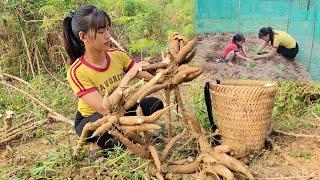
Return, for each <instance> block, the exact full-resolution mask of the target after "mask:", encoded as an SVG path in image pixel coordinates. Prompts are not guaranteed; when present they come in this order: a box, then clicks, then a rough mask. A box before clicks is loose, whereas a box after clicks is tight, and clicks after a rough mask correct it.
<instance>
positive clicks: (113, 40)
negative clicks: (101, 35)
mask: <svg viewBox="0 0 320 180" xmlns="http://www.w3.org/2000/svg"><path fill="white" fill-rule="evenodd" d="M110 40H111V41H112V42H113V43H114V44H115V45H116V46H117V47H118V48H119V49H120V50H121V51H124V52H126V50H124V48H123V47H122V46H121V45H120V43H119V42H118V41H116V40H115V39H114V38H113V37H110Z"/></svg>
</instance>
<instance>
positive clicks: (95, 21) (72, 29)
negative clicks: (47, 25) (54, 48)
mask: <svg viewBox="0 0 320 180" xmlns="http://www.w3.org/2000/svg"><path fill="white" fill-rule="evenodd" d="M110 26H111V19H110V17H109V16H108V14H107V13H106V12H104V11H103V10H100V9H98V8H97V7H95V6H93V5H85V6H81V7H79V8H78V9H77V10H75V11H74V12H70V14H69V15H68V16H67V17H65V18H64V20H63V22H62V27H63V42H64V47H65V49H66V51H67V53H68V55H69V57H70V60H69V62H68V63H69V64H72V63H73V62H74V61H75V60H77V59H78V58H79V57H81V56H82V55H83V54H84V52H85V47H84V43H83V42H82V41H81V40H80V37H79V32H80V31H82V32H84V33H87V32H88V31H92V32H93V33H94V35H96V33H97V31H98V29H99V28H106V27H110Z"/></svg>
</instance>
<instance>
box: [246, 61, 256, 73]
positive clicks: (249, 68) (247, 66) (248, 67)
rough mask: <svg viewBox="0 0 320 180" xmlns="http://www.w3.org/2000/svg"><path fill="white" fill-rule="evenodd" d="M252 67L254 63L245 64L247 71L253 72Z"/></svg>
mask: <svg viewBox="0 0 320 180" xmlns="http://www.w3.org/2000/svg"><path fill="white" fill-rule="evenodd" d="M254 66H255V65H254V63H251V62H247V63H246V69H247V71H253V69H254Z"/></svg>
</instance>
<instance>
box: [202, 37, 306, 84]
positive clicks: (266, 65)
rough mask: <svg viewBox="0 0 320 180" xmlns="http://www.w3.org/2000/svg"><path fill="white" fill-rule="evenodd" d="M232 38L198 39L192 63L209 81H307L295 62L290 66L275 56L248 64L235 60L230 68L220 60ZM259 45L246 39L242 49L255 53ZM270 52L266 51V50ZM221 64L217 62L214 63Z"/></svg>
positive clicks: (255, 40)
mask: <svg viewBox="0 0 320 180" xmlns="http://www.w3.org/2000/svg"><path fill="white" fill-rule="evenodd" d="M232 36H233V34H226V33H219V34H206V35H201V36H198V44H197V55H196V59H197V60H198V61H200V62H201V63H202V65H203V66H204V68H205V70H206V73H209V74H210V78H211V80H212V79H230V78H232V79H240V78H241V79H264V80H270V79H272V80H298V81H311V76H310V74H309V73H308V71H307V69H306V68H305V67H303V65H301V63H300V62H299V61H298V59H295V60H294V61H293V62H291V61H289V60H287V59H285V58H283V57H281V56H280V55H276V56H275V57H272V58H269V59H261V60H256V61H254V62H248V61H245V60H239V59H237V60H236V62H235V65H234V66H233V67H230V66H228V65H227V64H226V63H225V62H224V61H223V60H222V59H223V58H222V52H223V50H224V48H225V46H226V45H227V44H228V43H230V42H231V40H232ZM261 43H262V41H261V40H260V39H259V38H258V37H256V36H254V35H246V42H245V44H244V45H245V47H246V49H247V51H248V54H252V53H253V51H255V50H256V49H258V47H259V45H260V44H261ZM269 50H270V49H269ZM217 61H221V62H217Z"/></svg>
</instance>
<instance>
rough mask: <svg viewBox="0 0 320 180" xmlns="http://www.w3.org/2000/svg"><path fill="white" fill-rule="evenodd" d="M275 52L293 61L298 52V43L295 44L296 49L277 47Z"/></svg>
mask: <svg viewBox="0 0 320 180" xmlns="http://www.w3.org/2000/svg"><path fill="white" fill-rule="evenodd" d="M277 52H278V53H279V54H282V55H283V56H284V57H286V58H289V59H293V58H295V57H296V56H297V54H298V52H299V46H298V43H296V47H295V48H291V49H288V48H286V47H284V46H279V47H278V49H277Z"/></svg>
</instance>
